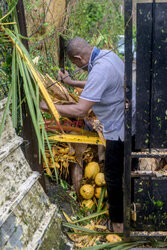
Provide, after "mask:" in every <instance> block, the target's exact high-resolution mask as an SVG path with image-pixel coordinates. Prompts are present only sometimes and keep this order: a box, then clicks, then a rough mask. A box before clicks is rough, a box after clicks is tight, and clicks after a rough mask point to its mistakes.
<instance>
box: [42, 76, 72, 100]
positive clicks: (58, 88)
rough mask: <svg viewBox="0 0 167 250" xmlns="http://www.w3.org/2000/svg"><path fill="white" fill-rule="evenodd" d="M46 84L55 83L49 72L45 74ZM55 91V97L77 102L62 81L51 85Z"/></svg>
mask: <svg viewBox="0 0 167 250" xmlns="http://www.w3.org/2000/svg"><path fill="white" fill-rule="evenodd" d="M45 82H46V85H47V86H49V85H50V84H52V83H54V82H55V80H53V79H52V78H51V77H50V76H49V75H48V74H47V75H46V76H45ZM50 89H51V90H52V92H53V95H54V97H57V98H58V99H59V100H65V101H68V102H70V103H76V100H75V99H74V98H73V97H72V96H71V94H70V93H69V92H68V90H67V89H66V88H65V87H64V86H63V85H62V84H60V83H56V84H54V85H53V86H51V87H50Z"/></svg>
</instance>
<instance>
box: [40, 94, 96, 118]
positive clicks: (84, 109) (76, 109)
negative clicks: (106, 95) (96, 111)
mask: <svg viewBox="0 0 167 250" xmlns="http://www.w3.org/2000/svg"><path fill="white" fill-rule="evenodd" d="M93 104H94V102H92V101H87V100H84V99H80V100H79V102H78V103H77V104H72V105H68V104H67V105H57V104H55V107H56V109H57V111H58V112H59V114H60V115H61V116H64V117H79V118H84V117H85V116H86V115H87V113H88V111H89V109H91V107H92V106H93ZM40 108H41V109H42V110H44V111H48V110H49V109H48V106H47V104H46V103H45V102H44V101H43V102H41V103H40Z"/></svg>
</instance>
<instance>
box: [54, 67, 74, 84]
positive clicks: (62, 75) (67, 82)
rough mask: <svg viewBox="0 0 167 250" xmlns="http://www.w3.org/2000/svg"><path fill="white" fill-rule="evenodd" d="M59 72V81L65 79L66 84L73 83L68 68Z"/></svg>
mask: <svg viewBox="0 0 167 250" xmlns="http://www.w3.org/2000/svg"><path fill="white" fill-rule="evenodd" d="M58 74H59V78H58V80H59V81H60V80H63V82H64V83H66V84H69V85H72V84H73V81H72V79H71V77H70V76H69V74H68V72H67V71H66V70H65V71H64V73H63V72H62V71H61V70H59V72H58Z"/></svg>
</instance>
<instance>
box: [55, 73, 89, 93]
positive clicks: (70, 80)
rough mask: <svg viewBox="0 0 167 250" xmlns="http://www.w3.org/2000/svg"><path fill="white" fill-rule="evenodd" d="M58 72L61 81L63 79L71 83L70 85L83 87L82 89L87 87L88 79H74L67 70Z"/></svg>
mask: <svg viewBox="0 0 167 250" xmlns="http://www.w3.org/2000/svg"><path fill="white" fill-rule="evenodd" d="M58 73H59V81H60V80H62V79H63V82H64V83H66V84H68V85H70V86H73V87H78V88H81V89H83V88H84V87H85V84H86V81H75V80H72V79H71V77H70V76H68V72H67V71H66V70H65V71H64V73H63V72H62V71H61V70H59V72H58ZM65 77H66V78H65ZM64 78H65V79H64Z"/></svg>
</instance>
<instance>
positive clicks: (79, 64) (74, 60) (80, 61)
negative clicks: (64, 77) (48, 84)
mask: <svg viewBox="0 0 167 250" xmlns="http://www.w3.org/2000/svg"><path fill="white" fill-rule="evenodd" d="M70 61H71V62H72V63H74V64H75V65H76V66H77V67H78V68H82V67H83V66H85V65H86V64H88V63H89V61H88V62H87V60H85V59H84V58H82V57H73V58H70ZM83 70H88V67H85V68H83Z"/></svg>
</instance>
